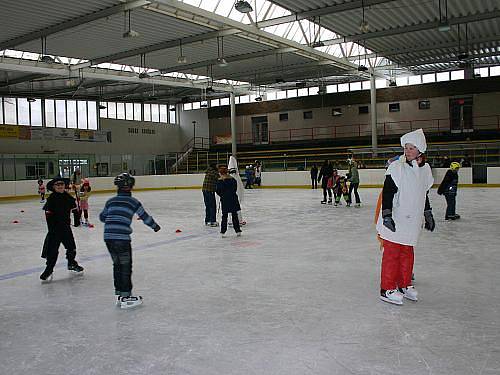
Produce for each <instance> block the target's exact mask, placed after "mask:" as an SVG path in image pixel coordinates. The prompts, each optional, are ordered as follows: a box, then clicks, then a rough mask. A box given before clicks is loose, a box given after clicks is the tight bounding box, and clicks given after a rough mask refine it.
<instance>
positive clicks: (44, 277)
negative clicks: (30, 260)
mask: <svg viewBox="0 0 500 375" xmlns="http://www.w3.org/2000/svg"><path fill="white" fill-rule="evenodd" d="M53 278H54V272H53V271H47V270H45V271H43V273H42V274H41V275H40V280H41V281H42V284H47V283H50V282H51V281H52V279H53Z"/></svg>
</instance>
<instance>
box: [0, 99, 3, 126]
mask: <svg viewBox="0 0 500 375" xmlns="http://www.w3.org/2000/svg"><path fill="white" fill-rule="evenodd" d="M0 124H3V98H2V97H1V96H0Z"/></svg>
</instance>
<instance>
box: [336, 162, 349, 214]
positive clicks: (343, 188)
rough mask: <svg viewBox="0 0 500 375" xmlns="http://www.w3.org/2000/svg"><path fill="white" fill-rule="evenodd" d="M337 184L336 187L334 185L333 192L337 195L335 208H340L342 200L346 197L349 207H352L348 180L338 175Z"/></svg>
mask: <svg viewBox="0 0 500 375" xmlns="http://www.w3.org/2000/svg"><path fill="white" fill-rule="evenodd" d="M334 173H335V170H334ZM334 178H335V175H334ZM335 183H336V185H334V190H333V192H334V194H335V206H338V205H339V204H340V198H341V197H344V200H345V202H346V204H347V207H350V206H351V201H350V200H349V189H348V188H347V179H346V178H345V177H344V176H339V175H338V174H337V176H336V182H335Z"/></svg>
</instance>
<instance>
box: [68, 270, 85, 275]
mask: <svg viewBox="0 0 500 375" xmlns="http://www.w3.org/2000/svg"><path fill="white" fill-rule="evenodd" d="M68 272H69V273H70V274H72V275H83V271H75V270H68Z"/></svg>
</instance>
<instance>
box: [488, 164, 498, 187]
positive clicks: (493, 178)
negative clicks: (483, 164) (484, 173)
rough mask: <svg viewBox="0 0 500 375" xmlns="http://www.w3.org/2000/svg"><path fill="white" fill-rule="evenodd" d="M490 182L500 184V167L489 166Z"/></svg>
mask: <svg viewBox="0 0 500 375" xmlns="http://www.w3.org/2000/svg"><path fill="white" fill-rule="evenodd" d="M486 181H487V182H488V184H500V167H488V177H487V180H486Z"/></svg>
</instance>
